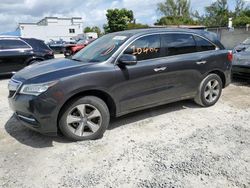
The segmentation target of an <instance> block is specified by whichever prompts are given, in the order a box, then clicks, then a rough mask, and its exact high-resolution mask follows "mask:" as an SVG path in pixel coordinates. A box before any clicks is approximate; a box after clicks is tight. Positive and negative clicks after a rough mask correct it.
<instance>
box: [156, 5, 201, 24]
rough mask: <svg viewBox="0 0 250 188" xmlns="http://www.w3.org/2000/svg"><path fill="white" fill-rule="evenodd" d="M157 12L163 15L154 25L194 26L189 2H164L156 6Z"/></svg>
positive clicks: (195, 22)
mask: <svg viewBox="0 0 250 188" xmlns="http://www.w3.org/2000/svg"><path fill="white" fill-rule="evenodd" d="M157 9H158V11H160V13H161V14H163V17H161V18H160V19H159V20H157V22H156V23H155V25H183V24H187V25H196V24H198V22H197V21H196V20H194V19H193V18H192V12H191V10H190V1H189V0H166V1H165V2H163V3H159V4H158V5H157Z"/></svg>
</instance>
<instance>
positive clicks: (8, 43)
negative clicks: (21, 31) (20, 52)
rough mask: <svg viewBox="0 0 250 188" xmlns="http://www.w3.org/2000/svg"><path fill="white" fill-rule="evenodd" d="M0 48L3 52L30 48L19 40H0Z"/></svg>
mask: <svg viewBox="0 0 250 188" xmlns="http://www.w3.org/2000/svg"><path fill="white" fill-rule="evenodd" d="M0 47H1V49H3V50H8V49H19V48H22V49H23V48H30V47H29V46H28V45H27V44H26V43H24V42H23V41H20V40H8V39H3V40H0Z"/></svg>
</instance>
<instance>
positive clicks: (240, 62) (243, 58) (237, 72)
mask: <svg viewBox="0 0 250 188" xmlns="http://www.w3.org/2000/svg"><path fill="white" fill-rule="evenodd" d="M232 74H233V76H234V77H239V78H244V79H250V46H249V47H246V48H245V49H244V50H241V51H240V52H237V51H234V59H233V68H232Z"/></svg>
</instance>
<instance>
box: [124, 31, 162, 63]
mask: <svg viewBox="0 0 250 188" xmlns="http://www.w3.org/2000/svg"><path fill="white" fill-rule="evenodd" d="M160 46H161V40H160V36H159V35H149V36H145V37H142V38H139V39H137V40H136V41H135V42H133V43H132V44H131V45H130V46H129V47H128V48H127V49H126V50H125V51H124V54H132V55H135V56H136V57H137V60H138V61H141V60H147V59H153V58H158V57H160Z"/></svg>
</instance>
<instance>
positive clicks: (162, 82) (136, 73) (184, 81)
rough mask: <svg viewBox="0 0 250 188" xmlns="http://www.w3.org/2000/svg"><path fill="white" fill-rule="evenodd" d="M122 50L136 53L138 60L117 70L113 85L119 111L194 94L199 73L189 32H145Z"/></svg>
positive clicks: (196, 56)
mask: <svg viewBox="0 0 250 188" xmlns="http://www.w3.org/2000/svg"><path fill="white" fill-rule="evenodd" d="M124 53H125V54H134V55H136V56H137V59H138V63H137V65H135V66H127V67H125V68H118V71H117V72H118V73H117V74H118V75H117V76H116V77H117V78H119V79H121V81H120V83H121V84H120V85H119V86H118V87H116V88H114V89H115V90H116V94H117V98H118V99H119V101H120V109H121V111H122V113H123V112H126V111H127V112H128V111H133V110H134V109H136V108H143V107H146V106H153V105H156V104H163V103H166V102H168V101H173V100H175V99H181V98H183V97H188V96H190V97H193V96H194V95H195V93H196V91H197V89H198V85H199V82H200V80H201V74H200V72H199V70H198V69H199V68H198V66H197V64H196V62H198V61H199V60H200V55H199V54H198V53H196V44H195V41H194V39H193V36H192V35H184V34H182V35H180V34H161V35H150V36H145V37H142V38H140V39H138V40H136V41H135V42H134V43H132V44H131V45H130V46H129V47H128V48H127V49H126V50H125V52H124Z"/></svg>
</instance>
